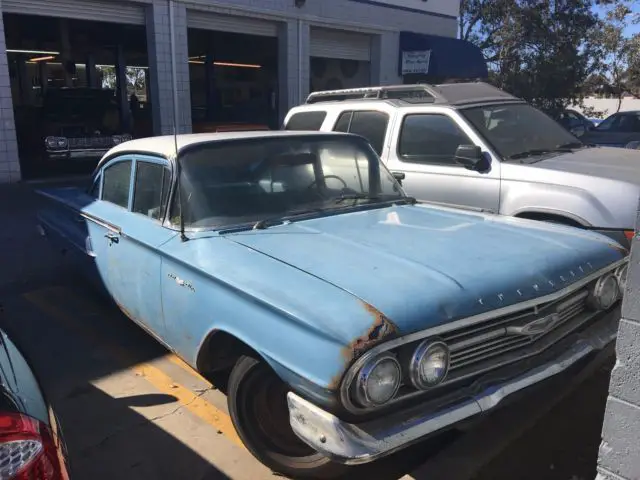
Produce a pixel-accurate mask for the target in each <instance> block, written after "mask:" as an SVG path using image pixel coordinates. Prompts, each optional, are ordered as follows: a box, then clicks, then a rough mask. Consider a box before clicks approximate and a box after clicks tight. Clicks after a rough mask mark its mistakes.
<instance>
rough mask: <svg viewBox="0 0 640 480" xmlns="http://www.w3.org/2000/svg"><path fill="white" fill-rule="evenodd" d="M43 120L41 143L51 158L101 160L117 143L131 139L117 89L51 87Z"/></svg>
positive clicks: (47, 93) (44, 105)
mask: <svg viewBox="0 0 640 480" xmlns="http://www.w3.org/2000/svg"><path fill="white" fill-rule="evenodd" d="M41 121H42V125H41V130H40V131H41V139H40V142H41V143H40V145H42V147H43V148H44V151H45V155H46V158H47V159H49V160H69V159H82V160H94V161H97V160H99V159H100V157H102V156H103V155H104V154H105V153H106V152H107V151H108V150H109V149H110V148H111V147H113V146H114V145H118V144H119V143H122V142H126V141H128V140H131V134H129V133H128V132H125V131H124V128H123V127H122V125H121V122H120V113H119V109H118V105H117V104H116V98H115V92H114V91H113V90H103V89H99V88H57V89H53V88H52V89H48V90H47V92H46V94H45V97H44V103H43V117H42V119H41Z"/></svg>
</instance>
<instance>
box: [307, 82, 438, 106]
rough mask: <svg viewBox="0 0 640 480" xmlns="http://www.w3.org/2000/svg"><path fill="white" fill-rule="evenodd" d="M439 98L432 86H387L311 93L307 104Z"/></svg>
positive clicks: (419, 101)
mask: <svg viewBox="0 0 640 480" xmlns="http://www.w3.org/2000/svg"><path fill="white" fill-rule="evenodd" d="M436 97H439V95H438V93H437V92H436V91H435V89H434V88H433V86H432V85H428V84H426V83H421V84H417V85H387V86H382V87H364V88H346V89H342V90H324V91H318V92H313V93H310V94H309V96H308V97H307V101H306V103H319V102H335V101H344V100H402V101H405V102H411V103H433V102H435V101H436Z"/></svg>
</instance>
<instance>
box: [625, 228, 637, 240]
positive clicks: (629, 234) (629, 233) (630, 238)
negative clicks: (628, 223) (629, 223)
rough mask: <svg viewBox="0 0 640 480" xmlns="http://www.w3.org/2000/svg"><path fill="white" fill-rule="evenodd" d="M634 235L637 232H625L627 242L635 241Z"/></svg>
mask: <svg viewBox="0 0 640 480" xmlns="http://www.w3.org/2000/svg"><path fill="white" fill-rule="evenodd" d="M634 235H635V232H634V231H633V230H625V231H624V236H625V237H627V240H633V236H634Z"/></svg>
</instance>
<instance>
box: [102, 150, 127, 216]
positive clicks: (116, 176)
mask: <svg viewBox="0 0 640 480" xmlns="http://www.w3.org/2000/svg"><path fill="white" fill-rule="evenodd" d="M102 175H103V176H104V182H103V184H102V200H104V201H105V202H111V203H114V204H116V205H119V206H121V207H123V208H127V207H128V206H129V187H130V186H131V160H126V161H122V162H117V163H114V164H113V165H110V166H108V167H107V168H105V169H104V171H103V173H102Z"/></svg>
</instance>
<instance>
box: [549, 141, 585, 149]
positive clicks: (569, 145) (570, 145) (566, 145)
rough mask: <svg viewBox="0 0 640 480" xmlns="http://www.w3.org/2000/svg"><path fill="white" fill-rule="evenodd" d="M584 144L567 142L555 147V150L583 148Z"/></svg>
mask: <svg viewBox="0 0 640 480" xmlns="http://www.w3.org/2000/svg"><path fill="white" fill-rule="evenodd" d="M584 146H585V145H584V143H582V142H569V143H561V144H560V145H556V149H570V150H571V149H574V148H580V147H584Z"/></svg>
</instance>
